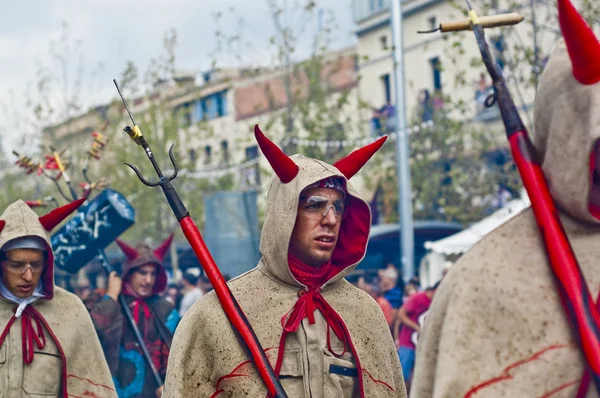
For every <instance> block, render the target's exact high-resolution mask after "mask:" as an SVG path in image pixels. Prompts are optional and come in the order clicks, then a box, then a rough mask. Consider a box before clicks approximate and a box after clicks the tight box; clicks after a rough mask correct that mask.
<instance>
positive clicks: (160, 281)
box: [123, 261, 167, 295]
mask: <svg viewBox="0 0 600 398" xmlns="http://www.w3.org/2000/svg"><path fill="white" fill-rule="evenodd" d="M145 265H154V266H156V279H155V280H154V286H153V287H152V295H157V294H161V293H163V292H164V291H165V289H166V288H167V271H165V269H164V267H163V266H162V264H161V263H159V262H157V261H147V262H140V263H137V264H133V265H132V266H130V267H126V269H125V270H124V272H123V282H129V280H130V278H131V274H132V273H133V272H135V271H136V270H137V269H139V268H141V267H143V266H145ZM124 286H125V283H124ZM123 289H125V287H123ZM126 293H129V294H131V295H134V294H133V292H126Z"/></svg>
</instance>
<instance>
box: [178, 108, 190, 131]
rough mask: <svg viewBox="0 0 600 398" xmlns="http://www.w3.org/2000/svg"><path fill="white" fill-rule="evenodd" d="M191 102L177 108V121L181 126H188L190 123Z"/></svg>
mask: <svg viewBox="0 0 600 398" xmlns="http://www.w3.org/2000/svg"><path fill="white" fill-rule="evenodd" d="M190 105H191V103H187V104H183V105H181V106H180V107H179V108H178V110H177V111H178V112H179V123H180V124H181V126H182V127H189V126H191V124H192V112H191V106H190Z"/></svg>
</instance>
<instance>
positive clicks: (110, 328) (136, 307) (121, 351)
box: [90, 234, 179, 398]
mask: <svg viewBox="0 0 600 398" xmlns="http://www.w3.org/2000/svg"><path fill="white" fill-rule="evenodd" d="M172 241H173V234H171V236H169V238H167V239H166V240H165V241H164V242H163V243H162V244H161V245H160V246H159V247H158V248H156V249H155V250H152V249H151V248H150V247H148V246H147V245H145V244H140V245H137V246H136V247H131V246H129V245H128V244H126V243H125V242H123V241H121V240H118V239H117V241H116V243H117V245H118V246H119V247H120V248H121V250H122V251H123V253H124V254H125V256H126V260H125V263H124V264H123V269H122V272H121V278H120V277H118V276H117V275H116V272H112V273H111V274H110V276H109V282H108V288H107V292H106V296H104V298H103V299H102V300H101V301H100V302H98V303H97V304H96V305H95V306H93V308H92V310H91V311H90V314H91V316H92V320H93V321H94V326H95V327H96V331H97V332H98V336H99V337H100V341H101V342H102V347H103V348H104V352H105V355H106V360H107V361H108V365H109V367H110V371H111V373H112V375H113V379H114V382H115V386H116V388H117V392H118V394H119V397H121V398H131V397H154V396H156V395H159V394H160V392H161V390H162V387H161V386H157V385H156V381H155V379H154V377H153V375H152V373H151V370H150V369H149V367H148V365H147V363H146V361H145V360H144V357H143V353H142V350H141V349H140V347H139V343H138V340H137V339H136V337H135V334H134V332H133V330H132V329H131V326H130V324H129V323H128V321H127V320H126V319H125V317H124V315H123V313H122V311H123V310H122V308H121V306H120V304H119V301H118V296H119V294H123V295H124V296H125V298H126V301H127V303H128V304H129V309H130V310H131V314H132V316H133V320H134V322H135V323H136V325H137V327H138V329H139V331H140V333H141V335H142V337H143V339H144V344H145V345H146V348H147V349H148V352H149V353H150V356H151V358H152V362H153V364H154V367H155V368H156V370H157V371H158V374H159V376H160V377H161V378H162V379H163V380H164V377H165V374H166V371H167V359H168V357H169V350H170V348H171V341H172V339H173V332H174V331H175V328H176V327H177V323H178V322H179V314H178V313H177V311H176V310H175V308H174V306H173V303H171V302H170V301H169V300H167V299H165V298H163V297H161V296H160V294H161V293H163V292H164V290H165V289H166V287H167V273H166V271H165V269H164V267H163V264H162V263H163V258H164V256H165V254H166V253H167V251H168V249H169V246H170V245H171V243H172Z"/></svg>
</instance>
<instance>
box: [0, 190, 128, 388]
mask: <svg viewBox="0 0 600 398" xmlns="http://www.w3.org/2000/svg"><path fill="white" fill-rule="evenodd" d="M81 203H83V201H82V200H79V201H76V202H73V203H70V204H68V205H66V206H63V207H61V208H58V209H56V210H54V211H52V212H50V213H49V214H47V215H45V216H42V217H39V218H38V216H37V215H36V214H35V213H34V212H33V210H31V209H30V208H29V207H28V206H27V205H26V204H25V202H23V201H22V200H18V201H17V202H15V203H13V204H11V205H10V206H8V207H7V208H6V210H5V211H4V212H3V213H2V214H1V215H0V295H1V296H2V298H1V299H0V330H1V334H0V396H2V397H38V396H48V397H65V398H66V397H72V396H90V397H116V393H115V389H114V386H113V382H112V379H111V376H110V372H109V370H108V365H107V364H106V361H105V360H104V355H103V353H102V348H101V347H100V343H99V342H98V338H97V337H96V333H95V332H94V328H93V326H92V322H91V319H90V317H89V315H88V313H87V310H86V308H85V307H84V305H83V303H82V302H81V301H80V300H79V299H78V298H77V296H75V295H73V294H71V293H68V292H67V291H65V290H63V289H61V288H59V287H55V286H54V261H53V259H54V256H53V253H52V248H51V246H50V238H49V234H48V232H49V231H50V230H52V228H54V227H55V226H56V225H58V224H59V223H60V222H61V221H62V220H64V219H65V218H66V217H67V216H68V215H69V214H70V213H71V212H73V211H75V209H77V207H78V206H79V205H81Z"/></svg>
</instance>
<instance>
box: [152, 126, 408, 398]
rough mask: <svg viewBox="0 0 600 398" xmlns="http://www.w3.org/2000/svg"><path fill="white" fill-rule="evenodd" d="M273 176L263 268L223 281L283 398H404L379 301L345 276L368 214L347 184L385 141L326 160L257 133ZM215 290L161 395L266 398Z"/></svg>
mask: <svg viewBox="0 0 600 398" xmlns="http://www.w3.org/2000/svg"><path fill="white" fill-rule="evenodd" d="M255 136H256V139H257V141H258V144H259V146H260V147H261V150H262V152H263V153H264V155H265V156H266V157H267V159H268V160H269V163H270V164H271V166H272V167H273V169H274V172H275V173H274V175H273V178H272V180H271V185H270V189H269V193H268V198H267V210H266V215H265V222H264V227H263V232H262V236H261V241H260V251H261V254H262V259H261V260H260V262H259V264H258V266H257V267H256V268H254V269H252V270H250V271H248V272H247V273H245V274H243V275H241V276H239V277H237V278H234V279H232V280H231V281H229V283H228V285H229V287H230V289H231V291H232V293H233V295H234V296H235V297H236V299H237V301H238V303H239V305H240V307H241V309H242V311H243V312H244V314H245V315H246V317H247V318H248V320H249V322H250V325H251V326H252V328H253V330H254V332H255V333H256V335H257V337H258V339H259V341H260V342H261V345H262V347H263V349H264V350H265V353H266V355H267V357H268V358H269V361H270V362H271V365H272V366H273V368H274V370H275V372H276V374H277V375H278V376H279V378H280V381H281V384H282V386H283V388H284V389H285V391H286V393H287V396H288V397H290V398H292V397H293V398H301V397H313V398H320V397H336V398H338V397H339V398H342V397H375V398H377V397H381V398H383V397H405V396H406V392H405V388H404V381H403V378H402V371H401V369H400V363H399V359H398V355H397V353H396V349H395V345H394V342H393V340H392V337H391V334H390V330H389V328H388V326H387V322H386V320H385V318H384V316H383V313H382V312H381V309H380V308H379V306H378V305H377V303H376V302H375V301H374V300H373V299H372V298H371V297H370V296H369V295H368V294H367V293H365V292H363V291H361V290H360V289H357V288H355V287H354V286H353V285H352V284H350V283H349V282H348V281H346V280H345V279H344V276H346V275H348V274H349V273H350V272H351V271H352V270H354V268H355V267H356V265H357V264H358V263H359V262H360V261H361V260H362V258H363V257H364V255H365V252H366V245H367V241H368V238H369V231H370V226H371V212H370V209H369V206H368V205H367V203H366V202H365V201H364V200H363V199H362V198H360V196H359V194H358V192H357V191H356V190H355V189H354V187H353V186H352V184H351V183H350V182H349V179H350V178H351V177H352V176H353V175H354V174H356V173H357V172H358V171H359V170H360V168H361V167H362V166H363V165H364V164H365V163H366V162H367V161H368V160H369V158H370V157H371V156H372V155H373V154H374V153H375V152H376V151H377V150H378V149H379V148H380V147H381V145H383V142H384V141H385V138H381V139H379V140H378V141H377V142H375V143H373V144H370V145H368V146H366V147H365V148H362V149H359V150H357V151H355V152H353V153H352V154H350V155H348V156H347V157H345V158H344V159H342V160H340V161H338V162H337V163H335V165H333V166H332V165H329V164H327V163H325V162H322V161H319V160H316V159H311V158H307V157H304V156H302V155H294V156H291V157H288V156H287V155H285V154H284V153H283V152H282V151H281V150H280V149H279V148H278V147H277V146H276V145H275V144H273V143H272V142H271V141H269V140H268V139H267V138H266V137H265V136H264V135H263V134H262V132H261V131H260V130H259V129H258V126H256V128H255ZM266 394H267V389H266V387H265V386H264V384H263V381H262V380H261V379H260V377H259V376H258V374H257V372H256V371H255V368H254V366H253V365H252V364H251V362H250V361H249V360H248V356H247V355H246V353H245V352H244V349H243V348H242V346H241V345H240V343H239V342H238V340H237V339H236V335H235V333H234V331H233V329H232V327H231V326H230V324H229V322H228V320H227V317H226V316H225V314H224V312H223V309H222V307H221V306H220V304H219V301H218V298H217V296H216V294H215V293H214V292H211V293H209V294H207V295H206V296H205V297H204V298H203V299H202V300H200V301H198V302H197V303H196V304H194V306H192V308H191V309H190V310H189V312H188V313H187V314H186V316H185V317H184V318H183V320H182V322H181V324H180V325H179V328H178V329H177V331H176V333H175V337H174V341H173V349H172V351H171V357H170V358H169V368H168V371H167V381H166V384H165V391H164V396H165V397H168V398H172V397H246V396H247V397H265V396H266Z"/></svg>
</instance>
